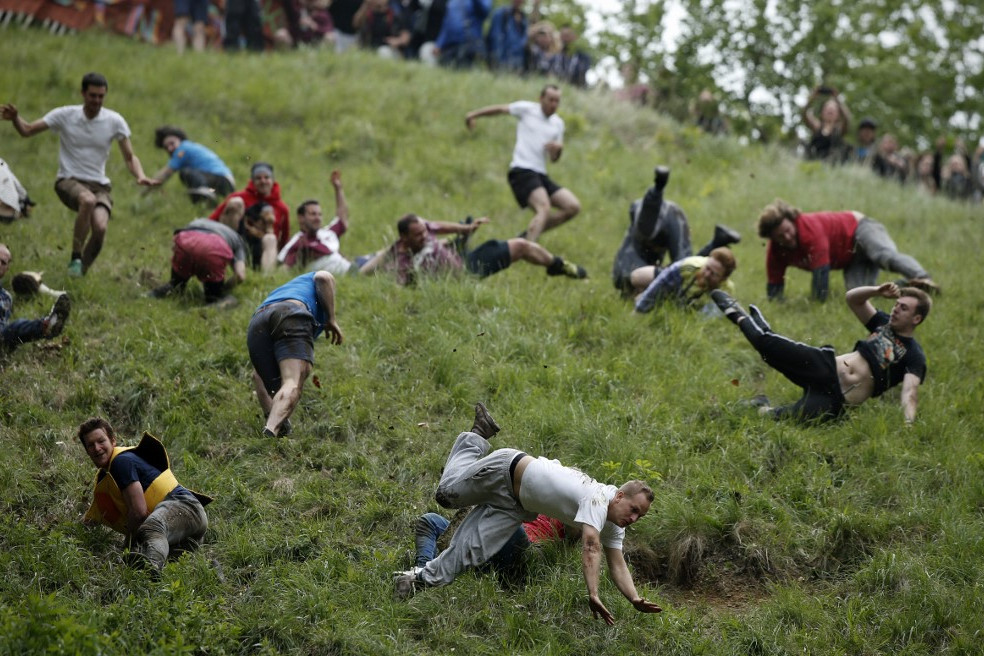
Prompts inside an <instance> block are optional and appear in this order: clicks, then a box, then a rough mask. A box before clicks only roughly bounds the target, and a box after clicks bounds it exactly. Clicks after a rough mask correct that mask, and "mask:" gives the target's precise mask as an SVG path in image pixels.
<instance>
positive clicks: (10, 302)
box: [0, 244, 72, 354]
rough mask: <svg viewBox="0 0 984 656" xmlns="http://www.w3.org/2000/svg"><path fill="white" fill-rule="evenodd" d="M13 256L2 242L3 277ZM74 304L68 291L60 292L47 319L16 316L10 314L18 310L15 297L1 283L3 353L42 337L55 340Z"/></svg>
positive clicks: (0, 341)
mask: <svg viewBox="0 0 984 656" xmlns="http://www.w3.org/2000/svg"><path fill="white" fill-rule="evenodd" d="M12 257H13V256H12V255H11V254H10V249H9V248H7V245H6V244H0V280H2V279H3V277H4V276H5V275H7V269H8V268H9V267H10V260H11V258H12ZM14 289H15V290H16V289H17V276H14ZM71 308H72V303H71V301H70V300H69V298H68V294H66V293H65V292H59V293H58V295H57V297H56V298H55V304H54V305H53V306H52V308H51V312H49V313H48V315H47V316H46V317H44V318H43V319H15V320H13V321H11V319H10V316H11V315H12V314H13V312H14V298H13V297H12V296H11V295H10V292H8V291H7V290H6V289H4V288H3V284H2V283H0V354H2V353H3V352H4V351H13V350H14V349H15V348H17V347H18V346H20V345H21V344H24V343H25V342H33V341H35V340H39V339H53V338H55V337H58V335H60V334H61V332H62V330H64V329H65V322H66V321H68V313H69V312H70V311H71Z"/></svg>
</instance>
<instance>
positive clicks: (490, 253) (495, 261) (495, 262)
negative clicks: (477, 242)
mask: <svg viewBox="0 0 984 656" xmlns="http://www.w3.org/2000/svg"><path fill="white" fill-rule="evenodd" d="M510 264H512V256H510V255H509V242H507V241H503V240H502V239H490V240H488V241H487V242H485V243H484V244H482V245H481V246H479V247H478V248H476V249H475V250H473V251H470V252H469V253H468V254H467V255H466V256H465V267H467V269H468V272H469V273H474V274H475V275H477V276H479V277H481V278H486V277H488V276H491V275H492V274H493V273H499V272H500V271H502V270H503V269H508V268H509V265H510Z"/></svg>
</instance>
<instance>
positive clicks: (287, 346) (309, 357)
mask: <svg viewBox="0 0 984 656" xmlns="http://www.w3.org/2000/svg"><path fill="white" fill-rule="evenodd" d="M322 330H323V331H324V332H325V338H326V339H328V340H330V341H331V343H332V344H341V343H342V330H341V328H339V327H338V324H337V323H336V322H335V278H334V277H333V276H332V275H331V274H330V273H328V272H327V271H315V272H313V273H305V274H303V275H300V276H298V277H296V278H294V279H293V280H291V281H290V282H288V283H286V284H284V285H281V286H280V287H278V288H277V289H275V290H273V291H272V292H271V293H270V295H269V296H267V297H266V299H265V300H264V301H263V302H262V303H260V306H259V307H258V308H257V309H256V312H254V313H253V318H252V319H251V320H250V322H249V329H248V330H247V333H246V346H247V348H248V349H249V360H250V362H251V363H252V364H253V385H254V388H255V390H256V398H257V400H258V401H259V402H260V407H261V408H263V414H264V415H265V416H266V424H265V425H264V427H263V435H264V436H265V437H274V436H276V437H283V436H285V435H288V434H290V431H291V424H290V416H291V414H292V413H293V412H294V408H295V407H296V406H297V402H298V401H300V399H301V390H302V389H303V387H304V381H305V380H307V377H308V376H309V375H310V374H311V367H312V366H313V365H314V339H315V338H316V337H317V336H318V335H319V334H320V333H321V331H322Z"/></svg>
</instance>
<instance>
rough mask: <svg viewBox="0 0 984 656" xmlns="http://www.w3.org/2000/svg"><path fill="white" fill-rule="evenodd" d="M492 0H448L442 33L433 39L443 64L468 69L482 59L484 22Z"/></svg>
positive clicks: (436, 51) (483, 54)
mask: <svg viewBox="0 0 984 656" xmlns="http://www.w3.org/2000/svg"><path fill="white" fill-rule="evenodd" d="M490 11H492V0H448V8H447V12H446V13H445V14H444V22H443V23H442V24H441V33H440V34H438V35H437V40H436V41H435V42H434V48H435V53H436V54H437V55H438V57H439V61H440V63H441V65H442V66H450V67H453V68H471V67H472V66H473V65H474V64H475V62H476V61H481V60H483V59H485V39H484V38H483V36H482V34H483V24H484V22H485V19H486V17H487V16H488V15H489V12H490Z"/></svg>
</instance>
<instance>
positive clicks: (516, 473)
mask: <svg viewBox="0 0 984 656" xmlns="http://www.w3.org/2000/svg"><path fill="white" fill-rule="evenodd" d="M531 462H533V456H524V457H523V458H522V459H520V461H519V462H518V463H517V464H516V469H515V470H513V496H515V497H516V501H519V485H520V483H521V482H522V480H523V472H525V471H526V468H527V467H529V465H530V463H531Z"/></svg>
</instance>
